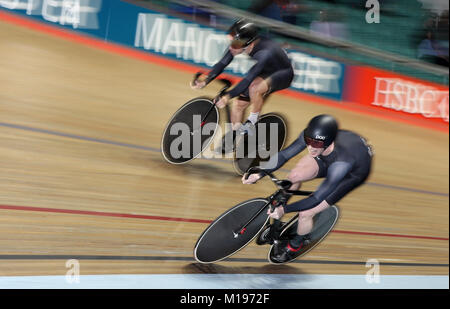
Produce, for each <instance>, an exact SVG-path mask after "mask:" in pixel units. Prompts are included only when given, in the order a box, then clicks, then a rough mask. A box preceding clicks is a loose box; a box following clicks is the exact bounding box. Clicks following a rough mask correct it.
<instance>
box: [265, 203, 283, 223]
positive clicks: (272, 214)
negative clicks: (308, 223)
mask: <svg viewBox="0 0 450 309" xmlns="http://www.w3.org/2000/svg"><path fill="white" fill-rule="evenodd" d="M267 214H268V215H269V217H271V218H273V219H277V220H279V219H281V217H283V216H284V208H283V206H279V207H277V208H275V210H274V211H273V212H270V208H269V209H268V210H267Z"/></svg>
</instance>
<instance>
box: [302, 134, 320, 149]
mask: <svg viewBox="0 0 450 309" xmlns="http://www.w3.org/2000/svg"><path fill="white" fill-rule="evenodd" d="M305 143H306V145H308V146H311V147H313V148H325V143H324V141H318V140H315V139H312V138H309V137H306V136H305Z"/></svg>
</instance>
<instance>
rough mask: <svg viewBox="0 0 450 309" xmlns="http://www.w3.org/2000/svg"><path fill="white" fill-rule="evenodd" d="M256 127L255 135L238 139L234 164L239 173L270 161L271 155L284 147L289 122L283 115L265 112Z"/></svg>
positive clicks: (241, 173)
mask: <svg viewBox="0 0 450 309" xmlns="http://www.w3.org/2000/svg"><path fill="white" fill-rule="evenodd" d="M255 128H256V134H255V135H252V136H249V135H244V136H242V137H237V139H236V151H235V153H234V160H233V166H234V169H235V170H236V172H237V173H238V174H239V175H243V174H244V173H245V172H246V171H247V170H248V169H249V168H250V167H255V166H259V165H260V164H261V163H263V162H267V161H269V159H270V157H271V156H273V155H275V154H276V153H277V152H279V151H280V150H281V149H282V148H283V146H284V142H285V141H286V137H287V123H286V121H285V119H284V118H283V117H282V116H281V115H278V114H275V113H269V114H264V115H262V116H261V117H260V119H259V120H258V122H257V123H256V124H255Z"/></svg>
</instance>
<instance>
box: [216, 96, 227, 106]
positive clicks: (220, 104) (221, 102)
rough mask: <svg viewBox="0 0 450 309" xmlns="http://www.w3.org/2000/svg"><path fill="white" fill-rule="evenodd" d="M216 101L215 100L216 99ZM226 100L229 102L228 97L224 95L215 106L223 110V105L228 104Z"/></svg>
mask: <svg viewBox="0 0 450 309" xmlns="http://www.w3.org/2000/svg"><path fill="white" fill-rule="evenodd" d="M216 100H217V99H216ZM228 100H230V97H229V96H228V95H224V96H222V97H220V98H219V99H218V100H217V101H216V106H217V107H218V108H224V107H225V105H227V104H228Z"/></svg>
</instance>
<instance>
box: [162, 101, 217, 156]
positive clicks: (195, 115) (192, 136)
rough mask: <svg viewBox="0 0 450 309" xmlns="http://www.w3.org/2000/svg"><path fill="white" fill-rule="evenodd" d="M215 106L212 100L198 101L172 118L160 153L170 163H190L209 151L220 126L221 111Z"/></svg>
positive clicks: (184, 107)
mask: <svg viewBox="0 0 450 309" xmlns="http://www.w3.org/2000/svg"><path fill="white" fill-rule="evenodd" d="M213 105H214V104H213V102H212V101H211V99H209V98H203V97H201V98H195V99H192V100H191V101H189V102H187V103H186V104H184V105H183V106H181V107H180V108H179V109H178V110H177V111H176V113H175V114H174V115H173V116H172V118H171V119H170V120H169V122H168V123H167V125H166V128H165V130H164V133H163V136H162V139H161V152H162V154H163V157H164V158H165V159H166V160H167V161H168V162H170V163H172V164H183V163H186V162H189V161H190V160H192V159H194V158H196V157H198V156H199V155H200V154H201V153H202V151H204V150H205V149H206V148H208V146H209V145H210V143H211V142H212V140H213V138H214V135H215V133H216V132H217V128H218V123H219V112H218V109H217V107H216V106H213ZM206 115H208V116H207V117H206V118H205V116H206Z"/></svg>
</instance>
